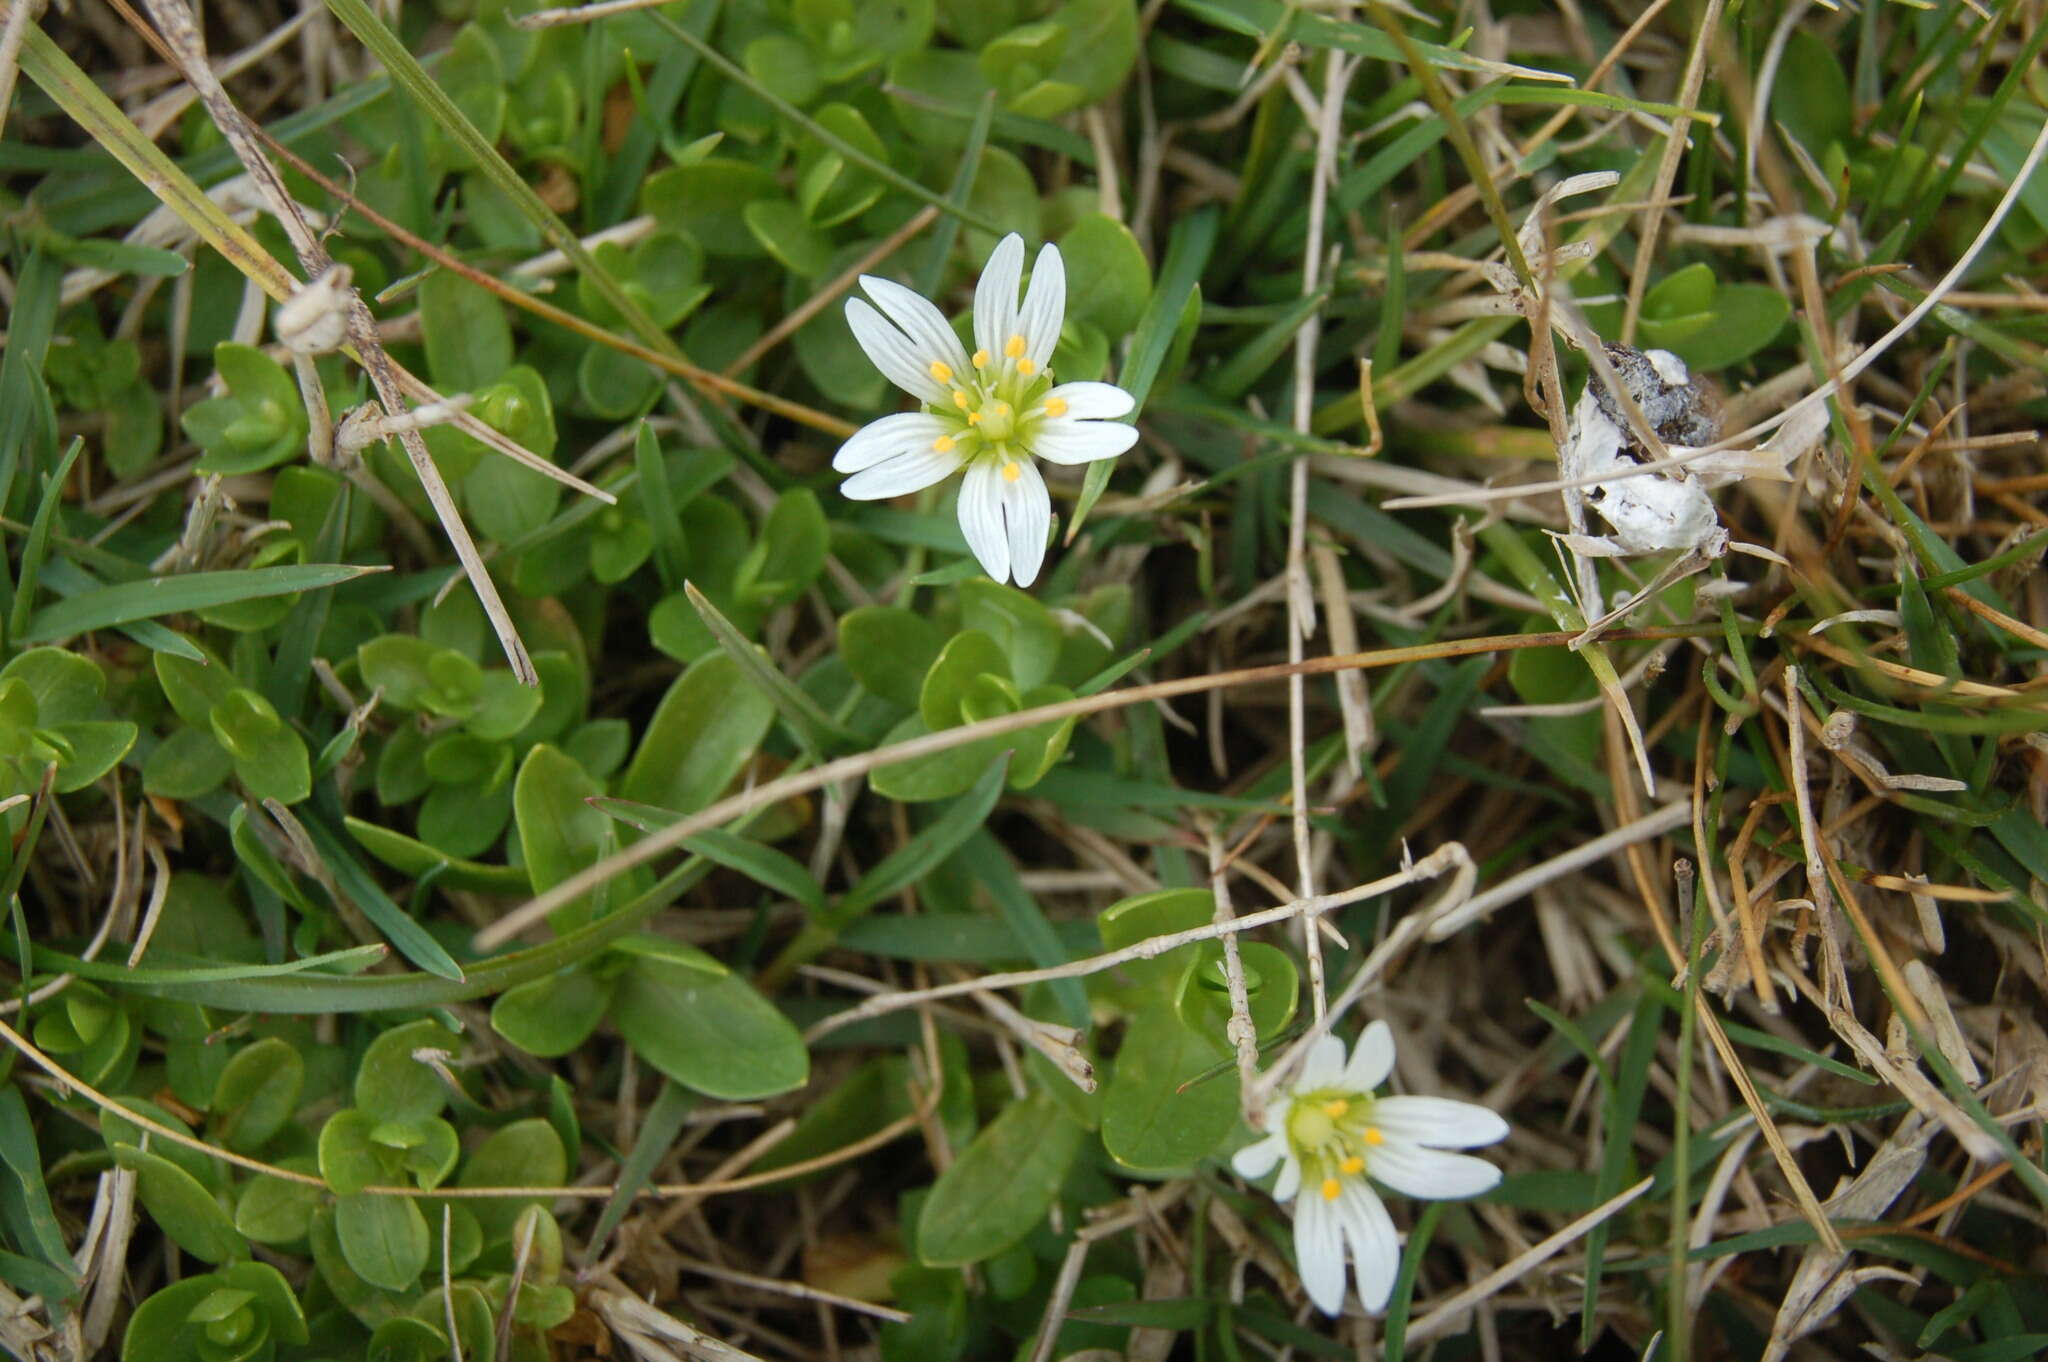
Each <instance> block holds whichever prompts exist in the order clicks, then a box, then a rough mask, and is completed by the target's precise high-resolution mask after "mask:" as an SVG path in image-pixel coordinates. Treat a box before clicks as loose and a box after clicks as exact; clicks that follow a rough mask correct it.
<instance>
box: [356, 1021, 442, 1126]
mask: <svg viewBox="0 0 2048 1362" xmlns="http://www.w3.org/2000/svg"><path fill="white" fill-rule="evenodd" d="M459 1048H460V1047H459V1042H458V1041H457V1040H456V1037H455V1033H454V1032H452V1031H450V1030H449V1029H448V1028H447V1027H445V1026H443V1025H442V1024H441V1023H440V1022H437V1021H428V1020H421V1021H416V1022H408V1023H406V1024H405V1025H404V1026H394V1027H392V1028H391V1029H390V1030H389V1031H386V1032H384V1033H382V1034H381V1035H379V1036H378V1037H377V1038H376V1039H375V1040H373V1041H371V1042H370V1046H369V1048H368V1049H367V1050H365V1051H364V1052H363V1059H362V1063H361V1065H360V1066H359V1067H358V1068H357V1069H356V1081H355V1100H356V1105H357V1106H358V1107H360V1108H361V1109H362V1110H363V1111H365V1112H367V1113H369V1114H370V1115H371V1116H372V1117H373V1118H375V1119H376V1120H378V1121H387V1122H408V1121H423V1120H425V1119H426V1118H427V1117H429V1116H438V1115H439V1114H440V1112H441V1109H442V1108H443V1107H445V1106H447V1105H448V1089H447V1087H446V1085H445V1084H443V1082H442V1081H441V1076H440V1075H439V1074H438V1073H436V1072H435V1071H434V1070H433V1069H432V1068H430V1067H428V1066H427V1065H426V1064H423V1063H421V1062H420V1061H419V1060H417V1059H414V1058H413V1051H414V1050H419V1049H433V1050H445V1051H448V1052H449V1053H451V1054H454V1053H457V1052H459Z"/></svg>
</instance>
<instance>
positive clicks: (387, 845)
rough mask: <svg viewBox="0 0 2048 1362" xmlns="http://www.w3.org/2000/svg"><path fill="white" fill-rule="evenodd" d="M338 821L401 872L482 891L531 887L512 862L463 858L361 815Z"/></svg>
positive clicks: (518, 891)
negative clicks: (498, 862)
mask: <svg viewBox="0 0 2048 1362" xmlns="http://www.w3.org/2000/svg"><path fill="white" fill-rule="evenodd" d="M342 825H343V826H344V827H346V828H347V829H348V831H349V835H350V836H352V837H354V838H355V839H356V843H357V845H359V846H361V847H362V849H363V850H365V851H367V852H369V853H370V854H371V855H372V856H374V857H376V858H377V859H378V860H379V861H381V862H383V863H384V864H385V865H388V866H390V867H391V868H392V869H393V870H396V871H398V872H399V873H400V874H401V875H408V876H411V877H412V878H413V879H422V878H424V877H426V876H428V875H432V876H433V877H434V883H436V884H437V885H442V886H444V887H446V888H449V889H471V890H475V891H476V892H478V893H482V894H524V893H526V892H527V891H528V890H529V889H531V888H532V882H531V881H530V880H529V879H528V878H527V872H526V871H525V870H524V869H522V868H520V867H519V866H516V865H487V864H485V863H484V862H482V861H470V860H464V859H463V858H461V857H459V856H450V855H449V854H448V853H446V852H445V851H441V850H439V849H438V848H435V847H431V846H428V845H427V844H426V843H425V842H422V841H420V840H418V839H417V838H413V837H408V836H406V835H405V834H404V833H402V832H393V831H392V830H391V829H390V828H384V827H379V826H377V825H376V824H375V823H370V822H366V821H365V820H363V819H361V818H355V817H348V818H344V819H342Z"/></svg>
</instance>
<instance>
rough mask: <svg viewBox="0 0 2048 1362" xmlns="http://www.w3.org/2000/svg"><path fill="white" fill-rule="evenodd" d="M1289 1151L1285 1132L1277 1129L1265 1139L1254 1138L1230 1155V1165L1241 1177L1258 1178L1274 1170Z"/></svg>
mask: <svg viewBox="0 0 2048 1362" xmlns="http://www.w3.org/2000/svg"><path fill="white" fill-rule="evenodd" d="M1286 1152H1287V1136H1286V1134H1285V1132H1282V1131H1275V1132H1274V1133H1273V1134H1271V1135H1268V1136H1267V1137H1266V1138H1265V1139H1263V1140H1254V1141H1252V1142H1251V1143H1250V1144H1248V1145H1246V1146H1245V1147H1244V1148H1242V1149H1240V1150H1238V1151H1237V1152H1236V1153H1235V1154H1232V1155H1231V1156H1230V1166H1231V1168H1232V1169H1233V1170H1235V1171H1236V1173H1237V1175H1238V1176H1239V1177H1241V1178H1250V1179H1253V1180H1257V1179H1259V1178H1262V1177H1264V1176H1266V1174H1268V1173H1270V1172H1272V1171H1273V1166H1274V1165H1275V1164H1277V1163H1279V1162H1280V1158H1281V1156H1282V1155H1284V1154H1285V1153H1286Z"/></svg>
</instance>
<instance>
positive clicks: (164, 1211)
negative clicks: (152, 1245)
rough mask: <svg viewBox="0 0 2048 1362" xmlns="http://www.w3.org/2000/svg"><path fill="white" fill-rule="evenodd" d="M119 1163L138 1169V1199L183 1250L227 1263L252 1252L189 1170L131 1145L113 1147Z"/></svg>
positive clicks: (127, 1167) (202, 1258) (136, 1171)
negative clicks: (249, 1251)
mask: <svg viewBox="0 0 2048 1362" xmlns="http://www.w3.org/2000/svg"><path fill="white" fill-rule="evenodd" d="M114 1162H115V1163H117V1164H119V1165H120V1166H121V1167H123V1168H126V1169H129V1170H131V1171H133V1172H134V1174H135V1195H136V1197H137V1198H138V1199H140V1200H141V1202H142V1205H143V1208H144V1209H145V1210H147V1211H148V1212H149V1215H150V1218H151V1219H152V1220H154V1221H156V1223H157V1225H158V1227H160V1228H161V1229H162V1230H163V1232H164V1233H165V1234H167V1235H169V1236H170V1238H171V1240H172V1242H174V1243H175V1244H177V1246H178V1247H179V1248H181V1249H183V1250H185V1252H187V1253H189V1254H191V1255H192V1256H193V1257H194V1258H197V1259H199V1260H200V1261H201V1262H207V1263H224V1262H226V1261H227V1260H228V1259H230V1258H233V1257H236V1256H239V1255H244V1254H246V1253H247V1252H248V1244H247V1243H246V1242H245V1241H244V1240H243V1238H242V1236H241V1235H240V1234H239V1233H238V1232H237V1231H236V1229H235V1222H234V1221H233V1220H232V1219H230V1218H229V1216H228V1213H227V1212H226V1211H225V1210H223V1209H222V1208H221V1204H220V1203H219V1202H218V1201H216V1200H214V1198H213V1193H212V1192H209V1191H208V1190H207V1189H206V1188H205V1187H203V1186H201V1185H200V1184H199V1181H198V1179H196V1178H194V1177H193V1176H192V1175H191V1174H190V1173H188V1172H186V1171H185V1170H184V1169H182V1168H180V1167H178V1166H177V1165H176V1164H174V1163H172V1162H171V1161H170V1160H169V1159H166V1158H164V1157H163V1156H161V1155H158V1154H152V1153H150V1152H149V1151H147V1150H144V1149H137V1148H136V1147H135V1146H133V1145H129V1144H117V1145H115V1146H114Z"/></svg>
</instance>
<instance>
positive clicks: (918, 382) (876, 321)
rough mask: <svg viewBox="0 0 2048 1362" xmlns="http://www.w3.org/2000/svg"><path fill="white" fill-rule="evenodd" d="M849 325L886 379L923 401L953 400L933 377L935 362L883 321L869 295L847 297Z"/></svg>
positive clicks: (855, 338)
mask: <svg viewBox="0 0 2048 1362" xmlns="http://www.w3.org/2000/svg"><path fill="white" fill-rule="evenodd" d="M846 324H847V325H848V326H849V327H851V328H853V338H854V340H856V341H858V342H859V343H860V348H861V350H862V351H863V352H864V353H865V354H866V355H867V357H868V358H869V359H871V360H873V361H874V362H875V367H876V368H877V369H880V370H881V371H882V376H883V377H884V378H886V379H888V380H889V381H890V382H891V383H894V384H895V385H896V386H897V387H899V388H901V389H903V391H905V392H907V393H909V394H910V395H911V396H912V397H915V398H917V399H919V400H920V401H924V402H935V403H938V402H950V401H952V394H951V393H950V392H949V391H948V390H947V389H946V387H945V386H944V385H943V384H941V383H939V382H938V380H936V379H934V378H933V377H932V376H931V372H930V369H931V361H930V360H928V359H927V360H920V359H919V358H918V355H917V348H916V347H915V346H913V345H912V344H911V343H910V338H909V337H908V336H906V335H904V334H903V333H902V332H901V331H898V330H897V329H896V328H895V327H893V326H891V325H890V324H889V323H888V322H887V321H885V320H883V318H882V314H881V313H879V312H877V311H875V309H874V307H873V306H872V305H871V304H870V303H869V302H868V301H867V300H866V299H865V298H849V299H847V301H846Z"/></svg>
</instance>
